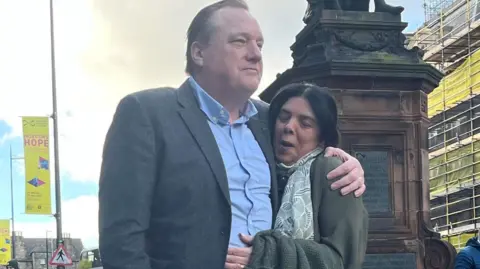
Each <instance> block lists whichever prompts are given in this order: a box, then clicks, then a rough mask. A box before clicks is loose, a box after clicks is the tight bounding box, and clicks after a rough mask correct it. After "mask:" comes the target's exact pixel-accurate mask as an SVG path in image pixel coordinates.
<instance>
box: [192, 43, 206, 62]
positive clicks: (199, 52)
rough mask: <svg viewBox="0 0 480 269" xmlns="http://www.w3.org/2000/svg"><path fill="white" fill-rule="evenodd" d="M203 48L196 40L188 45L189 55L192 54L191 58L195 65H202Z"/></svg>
mask: <svg viewBox="0 0 480 269" xmlns="http://www.w3.org/2000/svg"><path fill="white" fill-rule="evenodd" d="M203 50H204V46H203V45H202V44H200V42H198V41H195V42H193V43H192V46H191V47H190V55H191V56H192V60H193V62H194V63H195V65H197V66H199V67H202V66H203V56H204V55H203Z"/></svg>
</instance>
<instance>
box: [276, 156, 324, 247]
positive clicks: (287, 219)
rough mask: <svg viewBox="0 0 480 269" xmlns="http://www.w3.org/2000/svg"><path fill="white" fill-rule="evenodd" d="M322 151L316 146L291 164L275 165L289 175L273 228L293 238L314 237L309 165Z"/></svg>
mask: <svg viewBox="0 0 480 269" xmlns="http://www.w3.org/2000/svg"><path fill="white" fill-rule="evenodd" d="M322 152H323V149H322V148H316V149H314V150H313V151H311V152H310V153H308V154H307V155H305V156H304V157H302V158H301V159H300V160H298V161H297V162H296V163H295V164H293V165H291V166H287V165H284V164H281V163H280V164H278V165H277V166H278V168H279V172H280V173H282V171H283V172H284V173H285V172H286V174H287V175H289V176H288V182H287V184H286V186H285V190H284V193H283V197H282V203H281V205H280V210H279V211H278V214H277V217H276V219H275V225H274V229H275V230H279V231H281V232H282V233H284V234H285V235H286V236H289V237H292V238H294V239H307V240H311V239H313V238H314V234H313V233H314V229H313V223H314V222H313V209H312V196H311V189H310V188H311V187H310V167H311V165H312V163H313V161H314V160H315V158H316V157H317V156H318V155H319V154H320V153H322Z"/></svg>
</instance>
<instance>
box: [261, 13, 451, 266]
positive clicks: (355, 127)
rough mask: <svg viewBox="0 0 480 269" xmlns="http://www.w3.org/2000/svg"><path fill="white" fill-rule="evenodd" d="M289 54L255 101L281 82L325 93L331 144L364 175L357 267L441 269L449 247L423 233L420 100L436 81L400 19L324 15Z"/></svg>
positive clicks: (425, 202)
mask: <svg viewBox="0 0 480 269" xmlns="http://www.w3.org/2000/svg"><path fill="white" fill-rule="evenodd" d="M318 14H319V15H318V16H317V17H315V18H312V20H311V21H310V23H309V24H307V25H306V26H305V28H304V29H303V30H302V31H301V32H300V33H299V34H298V35H297V37H296V42H295V44H294V45H293V46H292V47H291V49H292V51H293V53H292V56H293V59H294V63H293V67H292V68H290V69H288V70H286V71H285V72H284V73H282V74H279V75H278V77H277V79H276V80H275V81H274V82H273V83H272V84H271V85H270V86H269V87H268V88H267V89H266V90H265V91H264V92H262V93H261V94H260V98H261V99H262V100H264V101H266V102H269V101H270V100H271V99H272V97H273V96H274V95H275V94H276V92H277V91H278V90H279V89H280V88H281V87H282V86H284V85H286V84H288V83H291V82H302V81H306V82H311V83H315V84H317V85H319V86H326V87H329V88H330V89H331V90H332V93H333V95H334V96H335V98H336V100H337V104H338V107H339V114H340V115H339V117H340V131H341V134H342V144H341V147H342V148H343V149H345V150H347V151H349V152H350V154H351V155H353V156H356V157H357V158H358V159H359V161H360V162H361V163H362V166H363V168H364V170H365V180H366V186H367V191H366V193H365V194H364V196H363V200H364V203H365V205H366V207H367V210H368V211H369V215H370V227H369V242H368V249H367V256H366V260H365V262H364V265H363V269H373V268H375V269H377V268H388V269H413V268H416V269H423V268H428V269H430V268H435V269H449V268H453V263H454V259H455V254H456V253H455V249H454V248H453V247H452V245H450V244H449V243H448V242H445V241H442V240H440V235H439V234H438V233H436V232H434V231H433V230H432V229H431V225H430V207H429V180H428V178H429V174H428V134H427V133H428V125H429V121H428V115H427V94H428V93H430V92H431V91H432V90H433V89H434V88H436V87H437V86H438V83H439V81H440V80H441V79H442V77H443V74H442V73H441V72H439V71H438V70H437V69H435V68H434V67H432V66H431V65H429V64H426V63H425V62H423V60H422V51H420V50H419V49H412V50H408V49H406V48H405V45H404V42H405V36H404V35H403V34H402V31H403V30H404V29H405V27H406V26H407V24H406V23H403V22H401V18H400V16H395V15H391V14H387V13H380V12H376V13H368V12H356V11H335V10H324V11H322V12H319V13H318Z"/></svg>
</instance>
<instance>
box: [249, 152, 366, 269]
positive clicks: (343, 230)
mask: <svg viewBox="0 0 480 269" xmlns="http://www.w3.org/2000/svg"><path fill="white" fill-rule="evenodd" d="M340 164H341V161H340V160H339V159H338V158H334V157H324V156H323V154H320V155H319V156H318V157H317V159H316V160H315V161H314V162H313V163H312V167H311V173H310V178H311V192H312V193H311V195H312V205H313V207H314V210H313V216H314V237H315V240H314V241H312V240H301V239H292V238H288V237H286V236H282V235H280V234H279V232H275V231H272V230H269V231H263V232H260V233H258V234H257V235H256V236H255V238H254V240H253V251H252V255H251V259H250V264H249V265H248V267H247V268H251V269H260V268H261V269H274V268H275V269H280V268H285V269H287V268H288V269H361V268H362V263H363V260H364V258H365V253H366V248H367V239H368V213H367V210H366V209H365V206H364V205H363V201H362V198H356V197H355V196H354V195H353V193H352V194H349V195H346V196H342V195H341V193H340V190H335V191H333V190H331V188H330V185H331V184H332V182H333V181H336V180H339V179H340V178H337V179H335V180H333V181H332V180H328V179H327V178H326V177H327V174H328V173H329V172H330V171H332V170H333V169H335V168H337V167H338V166H339V165H340ZM315 209H316V210H315Z"/></svg>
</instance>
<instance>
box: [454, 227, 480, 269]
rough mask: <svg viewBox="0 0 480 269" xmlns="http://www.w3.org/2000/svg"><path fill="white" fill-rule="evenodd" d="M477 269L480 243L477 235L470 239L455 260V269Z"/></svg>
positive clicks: (479, 257) (479, 260)
mask: <svg viewBox="0 0 480 269" xmlns="http://www.w3.org/2000/svg"><path fill="white" fill-rule="evenodd" d="M479 235H480V232H479ZM477 268H480V241H479V236H478V235H477V236H475V237H472V238H470V239H469V240H468V242H467V244H466V246H465V248H463V249H462V250H461V251H460V252H459V253H458V255H457V257H456V258H455V269H477Z"/></svg>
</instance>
